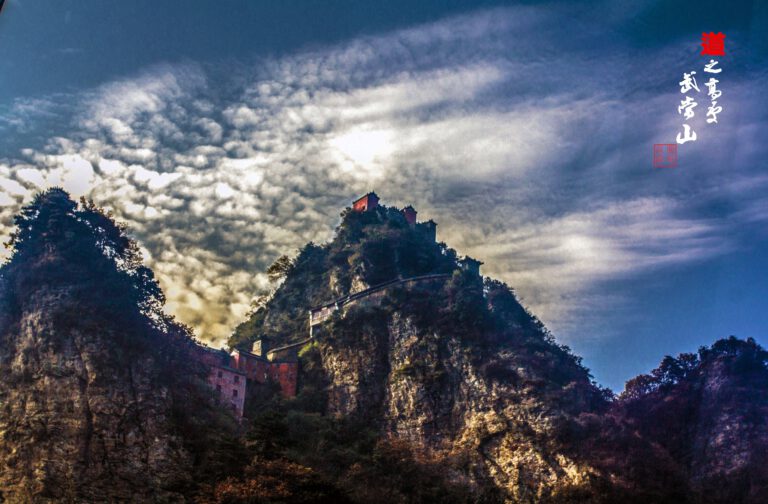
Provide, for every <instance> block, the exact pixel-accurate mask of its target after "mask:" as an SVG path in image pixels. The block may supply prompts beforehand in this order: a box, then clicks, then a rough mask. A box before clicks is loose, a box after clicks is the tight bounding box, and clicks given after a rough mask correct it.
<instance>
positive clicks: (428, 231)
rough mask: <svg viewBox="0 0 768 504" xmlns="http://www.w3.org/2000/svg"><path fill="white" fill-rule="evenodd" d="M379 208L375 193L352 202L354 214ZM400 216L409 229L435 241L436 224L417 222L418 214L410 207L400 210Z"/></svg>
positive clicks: (429, 221)
mask: <svg viewBox="0 0 768 504" xmlns="http://www.w3.org/2000/svg"><path fill="white" fill-rule="evenodd" d="M378 207H379V197H378V195H377V194H376V193H375V192H369V193H368V194H365V195H363V196H360V197H359V198H357V199H356V200H355V201H353V202H352V210H353V211H355V212H370V211H372V210H375V209H376V208H378ZM400 214H401V215H402V216H403V218H404V219H405V222H407V223H408V225H409V226H410V227H411V228H415V229H417V230H418V231H419V232H421V233H423V235H424V236H426V237H427V238H428V239H429V240H431V241H437V223H436V222H435V221H433V220H432V219H430V220H428V221H426V222H417V221H416V215H417V214H418V212H417V211H416V209H415V208H413V207H412V206H411V205H408V206H407V207H405V208H403V209H402V210H400Z"/></svg>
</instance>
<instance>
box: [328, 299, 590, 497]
mask: <svg viewBox="0 0 768 504" xmlns="http://www.w3.org/2000/svg"><path fill="white" fill-rule="evenodd" d="M361 312H362V310H361ZM371 315H372V317H371ZM378 315H380V316H381V315H383V317H382V318H381V319H380V320H381V322H382V323H381V324H380V326H379V327H378V328H376V329H374V328H371V330H370V331H369V330H366V329H367V328H365V329H363V330H362V331H359V332H357V341H356V342H354V343H352V344H351V345H350V346H346V347H345V346H344V345H343V344H339V342H338V340H337V339H336V338H334V334H333V333H332V332H331V331H333V329H331V330H330V331H329V334H323V333H321V334H320V335H318V339H319V343H318V347H319V349H320V355H321V360H322V364H323V368H324V369H325V371H326V373H327V376H328V381H329V383H330V386H329V389H328V392H329V394H328V397H329V400H328V410H329V413H330V414H332V415H341V416H350V415H358V416H363V417H365V418H366V419H368V420H369V421H370V422H372V423H373V424H376V425H380V428H381V430H382V432H383V433H384V435H385V436H390V437H396V438H399V439H405V440H408V441H409V442H410V443H411V444H412V445H413V446H416V447H419V448H420V449H424V450H426V451H427V452H429V453H432V454H435V455H440V456H443V457H446V456H447V457H448V458H452V459H463V461H462V464H461V465H460V466H455V467H447V468H446V469H448V470H453V471H454V472H455V473H456V476H457V477H461V476H462V474H461V472H465V474H464V475H465V476H468V477H469V478H470V479H471V480H472V481H473V482H474V483H475V484H479V485H483V484H488V483H491V484H493V485H494V486H496V487H498V488H501V489H503V491H504V494H506V495H507V497H508V498H511V499H514V500H515V501H517V502H533V501H539V500H541V499H543V498H545V497H550V496H552V495H554V494H556V493H557V491H558V489H562V488H566V487H570V486H574V485H579V484H581V482H582V481H583V480H584V479H585V478H586V477H587V475H588V474H589V472H590V468H589V466H588V465H586V464H582V463H579V462H577V461H575V460H573V459H572V458H570V457H568V456H567V455H564V454H563V453H560V452H558V451H557V450H556V449H552V446H551V443H550V442H551V441H552V440H554V439H555V438H556V435H557V428H558V425H559V424H560V423H561V422H563V421H566V419H567V418H569V416H570V414H571V412H572V411H573V410H574V409H576V410H578V409H579V408H585V407H586V406H587V405H586V404H585V401H584V399H583V397H582V398H580V397H578V396H579V392H577V391H576V388H577V387H578V386H577V385H574V386H573V393H568V392H566V394H563V396H562V397H558V398H557V399H555V398H553V399H555V400H552V401H546V400H545V399H544V397H543V396H542V394H540V393H539V392H538V391H537V390H536V389H535V385H533V382H530V383H529V384H527V385H524V384H522V382H523V381H525V380H526V378H524V377H522V376H521V377H520V378H519V381H518V383H517V384H512V383H510V382H509V381H506V380H498V379H493V378H491V377H490V376H489V373H488V371H487V369H483V366H482V365H481V364H478V362H477V361H476V356H475V358H473V355H472V353H471V351H468V349H467V347H466V345H465V343H463V342H462V341H461V339H460V338H459V337H458V336H456V335H450V334H449V335H442V334H440V333H439V332H436V331H427V332H423V331H420V330H419V329H418V328H417V327H416V326H415V324H414V323H413V321H412V320H410V319H409V318H407V317H406V316H403V315H402V314H400V313H399V312H397V311H395V312H391V313H388V314H378ZM348 316H350V317H354V316H355V314H352V313H350V314H348ZM357 316H361V317H371V318H375V317H376V314H366V313H365V312H362V313H358V314H357ZM355 327H356V328H360V324H359V322H357V323H355ZM494 359H496V361H497V363H498V364H497V365H498V366H504V368H503V369H504V370H506V371H508V372H510V373H511V372H512V370H513V369H514V370H515V371H514V372H515V373H520V375H524V373H525V371H524V370H523V368H519V367H517V365H516V364H515V362H514V360H515V359H514V357H513V356H512V355H511V352H510V351H509V350H502V351H499V352H497V353H496V354H495V355H494ZM589 393H590V392H586V394H589ZM582 394H584V395H586V394H585V393H583V392H582ZM566 395H569V396H570V397H565V396H566ZM560 401H562V402H560Z"/></svg>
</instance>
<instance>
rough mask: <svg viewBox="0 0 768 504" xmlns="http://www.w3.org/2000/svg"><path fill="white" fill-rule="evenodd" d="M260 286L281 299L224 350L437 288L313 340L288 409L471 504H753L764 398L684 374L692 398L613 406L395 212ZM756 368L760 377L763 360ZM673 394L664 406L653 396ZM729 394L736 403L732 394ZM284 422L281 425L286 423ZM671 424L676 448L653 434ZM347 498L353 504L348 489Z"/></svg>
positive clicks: (506, 293)
mask: <svg viewBox="0 0 768 504" xmlns="http://www.w3.org/2000/svg"><path fill="white" fill-rule="evenodd" d="M272 273H273V274H274V278H275V279H278V281H280V282H281V283H280V285H279V287H278V288H277V289H276V291H275V292H274V294H273V295H272V297H271V298H270V299H269V300H268V301H267V302H266V303H265V304H264V305H263V306H261V307H259V308H258V309H257V310H256V311H255V312H254V314H253V315H252V316H251V318H250V319H249V320H248V321H246V322H245V323H243V324H242V325H241V326H240V327H238V328H237V330H236V331H235V333H234V335H233V337H232V339H231V344H232V345H233V346H237V345H243V346H246V345H248V344H249V342H250V341H251V340H252V339H254V338H255V337H257V336H266V337H268V338H271V339H272V340H273V341H275V342H276V344H284V343H289V342H295V341H300V340H301V339H304V338H306V336H307V334H308V329H309V328H308V323H307V316H306V314H307V311H308V309H309V308H311V307H312V306H316V305H320V304H323V303H327V302H329V301H331V300H333V299H335V298H338V297H341V296H345V295H348V294H350V293H354V292H359V291H362V290H364V289H366V288H369V287H371V286H374V285H377V284H379V283H381V282H386V281H388V280H391V279H395V278H408V277H413V276H418V275H426V274H434V273H442V274H446V275H448V278H447V279H445V280H444V281H443V282H429V283H424V284H412V285H409V286H407V287H404V286H395V287H393V288H391V289H387V290H386V292H385V293H384V294H383V295H377V296H376V297H377V299H376V300H375V302H374V301H371V302H369V303H366V302H364V301H360V302H356V303H354V305H353V306H350V307H345V308H344V309H342V310H339V311H338V312H336V313H335V314H334V315H333V316H332V317H331V318H330V319H329V320H327V321H325V322H323V323H322V324H319V325H317V326H315V327H314V328H313V334H314V341H313V342H312V343H311V344H309V345H307V346H306V347H305V348H304V349H303V350H302V352H301V353H300V357H301V362H302V368H303V369H304V374H303V376H302V383H301V384H300V386H302V388H303V389H304V392H302V394H300V397H299V409H301V408H302V407H303V404H304V403H306V402H309V403H310V404H312V407H313V408H315V409H314V411H316V412H317V413H319V414H321V415H323V416H325V417H326V418H335V419H341V421H345V422H348V421H350V419H356V421H358V422H361V423H362V424H364V425H365V426H367V428H368V429H371V430H372V431H373V432H374V433H375V436H377V437H378V438H379V439H386V440H397V441H398V442H405V443H407V446H408V447H409V449H410V450H413V453H416V454H418V456H419V457H421V459H422V460H425V461H430V460H431V461H438V462H439V464H440V465H441V467H442V468H443V470H442V474H441V476H442V477H443V478H444V479H445V481H446V482H453V483H460V484H461V485H463V486H464V488H466V489H467V491H468V492H469V494H470V495H473V496H474V497H472V499H473V500H482V499H486V500H489V501H508V502H616V501H619V500H621V501H624V502H736V501H738V502H760V500H757V497H756V496H758V495H760V496H762V495H764V494H763V493H761V492H763V490H762V489H761V488H763V485H764V481H765V480H764V479H763V475H764V470H763V469H762V467H763V466H760V465H759V463H760V460H762V459H761V457H763V455H760V454H761V453H764V451H761V450H762V448H763V447H765V446H766V445H765V437H764V432H765V428H766V421H765V416H764V411H763V409H762V408H763V406H762V404H763V403H762V402H758V403H756V402H755V401H756V397H751V398H750V397H747V394H748V392H747V391H752V392H755V391H756V390H759V393H758V396H759V397H763V396H762V395H761V394H764V393H765V391H766V382H764V381H763V382H761V380H760V379H756V378H753V379H751V380H750V381H749V383H748V385H745V384H742V385H740V386H739V387H741V388H738V387H737V388H734V387H735V385H734V383H735V382H738V380H739V379H740V378H738V377H739V376H741V375H740V374H739V372H737V370H735V369H733V368H730V367H726V368H722V365H721V364H715V363H710V362H709V361H706V362H704V361H701V362H699V361H697V362H696V364H695V366H697V369H699V368H701V369H702V371H701V372H700V377H699V378H698V380H699V381H698V382H697V383H698V385H697V386H695V387H693V386H690V387H687V386H686V385H685V384H683V383H682V382H680V381H679V380H677V379H672V378H669V380H671V381H668V382H665V386H664V387H657V386H650V387H647V388H645V389H643V388H642V387H640V388H641V389H642V390H638V389H634V391H630V392H627V393H625V395H624V396H622V398H620V399H618V400H614V399H613V397H612V395H611V394H610V392H608V391H606V390H604V389H601V388H600V387H598V386H596V385H595V384H594V383H593V382H592V381H591V377H590V375H589V373H588V371H587V370H586V369H585V368H583V367H582V366H581V363H580V359H579V358H578V357H575V356H574V355H573V354H572V353H571V352H570V350H569V349H568V348H567V347H563V346H560V345H558V344H557V343H556V342H555V340H554V339H553V338H552V336H551V335H550V334H549V333H548V332H547V330H546V329H545V328H544V327H543V325H542V324H541V323H540V322H539V321H538V320H537V319H536V318H535V317H534V316H532V315H531V314H529V313H528V312H527V311H526V310H525V309H524V308H523V307H522V306H521V305H520V303H519V302H518V301H517V299H516V298H515V296H514V293H513V292H512V291H511V289H509V288H508V287H507V286H506V285H504V284H502V283H500V282H497V281H493V280H490V279H483V278H481V277H480V276H479V275H476V274H473V273H472V272H470V271H466V270H465V269H462V268H461V261H460V260H459V259H458V257H457V255H456V253H455V251H453V250H452V249H450V248H449V247H447V246H446V245H445V244H442V243H434V241H432V240H431V237H430V236H429V235H425V234H422V233H421V232H420V230H419V229H418V227H414V226H409V225H408V223H407V222H406V221H405V219H404V218H403V216H402V215H401V214H400V213H399V212H397V211H396V210H394V209H392V208H387V207H378V208H376V209H375V210H373V211H368V212H350V211H347V212H345V213H344V214H343V215H342V223H341V225H340V226H339V229H338V231H337V235H336V238H335V239H334V240H333V241H332V242H331V243H329V244H327V245H324V246H316V245H313V244H310V245H308V246H307V247H305V248H304V249H303V250H302V251H301V252H300V253H299V255H298V256H297V257H296V258H295V259H293V260H288V259H287V258H282V259H281V261H278V263H276V266H274V267H273V269H272ZM758 361H759V359H758ZM756 362H757V361H756ZM718 366H720V367H718ZM755 366H756V367H755V369H759V370H762V371H760V372H762V373H765V367H766V363H765V360H763V361H760V363H759V364H755ZM721 368H722V369H721ZM718 369H720V371H716V370H718ZM662 374H663V373H662ZM697 376H699V375H697ZM761 376H764V375H761ZM653 380H654V379H653V378H652V379H651V382H653ZM640 381H641V382H642V381H643V379H642V378H640ZM672 384H674V386H675V387H679V391H678V392H676V394H677V395H673V396H668V395H660V394H669V393H671V392H670V391H671V390H672V388H674V387H672ZM630 385H631V383H630ZM686 387H687V388H686ZM737 389H738V390H741V391H742V392H743V393H742V394H740V395H739V394H736V395H733V392H734V391H735V390H737ZM675 390H678V389H675ZM311 395H312V397H311V398H310V396H311ZM727 397H728V398H731V399H730V400H729V401H725V398H727ZM302 401H304V403H303V402H302ZM760 401H762V399H760ZM681 404H682V405H681ZM694 404H695V405H697V406H694ZM665 407H666V408H669V410H667V409H665ZM283 408H285V406H284V405H283ZM290 409H291V407H290V406H289V407H288V412H287V413H286V410H285V409H283V410H282V411H283V412H284V413H283V414H287V415H291V414H294V415H297V413H296V412H295V411H294V412H291V411H290ZM669 418H672V419H673V420H670V422H672V424H674V428H675V429H678V431H676V433H675V435H674V436H672V433H671V432H668V431H666V432H661V431H659V430H658V428H657V427H658V425H660V424H661V423H663V422H665V421H666V420H668V419H669ZM670 428H672V427H670ZM671 439H676V440H679V442H678V441H675V442H676V443H678V445H673V444H671V443H672V442H671V441H670V440H671ZM288 444H289V445H290V441H288ZM758 447H760V448H758ZM288 451H290V450H288ZM299 459H301V460H302V461H303V462H305V463H311V461H310V460H309V459H307V458H305V457H301V456H300V457H299ZM348 472H349V470H348V469H345V468H344V467H338V468H336V469H335V472H334V473H333V474H329V477H331V478H334V479H336V480H337V481H342V482H343V481H346V478H347V474H348ZM736 475H738V478H737V480H732V479H731V478H732V477H736ZM745 478H746V479H745ZM717 482H719V483H717ZM718 485H719V489H718V491H714V488H715V487H717V486H718ZM348 489H350V491H351V492H352V493H353V494H354V492H355V485H354V484H351V485H349V486H348ZM366 495H367V499H369V500H371V501H373V502H376V501H377V500H376V497H375V496H371V495H370V494H366ZM479 496H484V497H479ZM394 499H395V500H398V499H400V500H402V501H408V500H413V496H410V497H409V496H408V495H407V494H406V495H403V494H399V496H398V497H395V498H394ZM734 499H736V500H734ZM382 502H383V501H382Z"/></svg>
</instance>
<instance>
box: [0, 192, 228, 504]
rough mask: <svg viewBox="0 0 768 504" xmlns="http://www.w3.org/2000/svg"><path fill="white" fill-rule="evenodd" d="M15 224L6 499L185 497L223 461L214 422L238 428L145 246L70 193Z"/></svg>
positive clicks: (5, 348) (6, 363) (2, 417)
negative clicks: (217, 397)
mask: <svg viewBox="0 0 768 504" xmlns="http://www.w3.org/2000/svg"><path fill="white" fill-rule="evenodd" d="M16 221H17V233H16V234H15V235H14V237H13V241H12V244H13V252H14V254H13V257H12V258H11V260H10V261H9V262H8V263H7V264H5V265H3V266H2V268H1V269H0V500H4V501H5V502H46V501H56V502H59V501H64V502H66V501H69V502H105V501H108V502H115V501H120V502H131V501H133V502H176V501H181V500H183V499H184V496H185V495H188V494H189V493H190V492H191V490H192V489H193V488H194V484H195V483H197V482H198V481H196V478H197V477H198V476H199V473H200V467H201V465H202V464H205V463H209V464H211V466H214V467H213V468H211V467H209V468H207V469H208V470H209V471H212V472H213V473H217V472H218V469H217V468H216V467H215V465H214V464H215V462H216V459H215V457H213V456H212V452H213V451H214V450H215V449H216V447H217V446H218V441H217V439H216V436H212V435H211V434H210V432H209V430H208V429H209V427H207V426H208V425H209V426H210V429H220V432H222V433H225V432H227V428H228V427H227V425H226V421H224V420H222V419H221V418H220V417H219V416H217V414H216V408H215V405H214V403H213V401H212V396H211V394H210V391H208V390H207V389H206V387H205V381H204V378H205V374H204V370H203V369H202V368H201V367H200V366H199V365H198V364H197V363H196V361H194V360H193V359H190V358H189V355H190V349H191V348H192V345H193V344H194V343H193V342H192V340H191V339H190V338H189V335H188V333H187V331H186V329H185V328H184V327H182V326H180V325H178V324H177V323H175V322H174V321H173V320H172V319H170V318H168V317H166V316H165V315H163V314H162V312H161V311H160V306H161V305H162V300H163V299H162V293H161V292H160V290H159V288H158V287H157V284H156V283H155V282H154V280H153V278H152V273H151V271H149V270H147V269H146V268H144V267H143V266H141V258H140V256H139V255H138V252H137V251H138V248H137V247H136V245H135V243H133V242H132V241H131V240H129V239H128V238H127V237H126V236H125V234H124V230H123V229H122V228H121V227H119V226H117V225H116V224H114V222H113V221H112V220H111V219H110V218H109V216H108V215H106V214H105V213H103V212H102V211H101V210H99V209H97V208H95V207H94V206H92V205H89V204H87V203H84V204H82V205H81V206H80V207H78V206H77V205H75V203H74V202H72V201H71V200H70V199H69V197H68V196H67V194H66V193H64V192H63V191H61V190H52V191H49V192H47V193H45V194H43V195H40V196H39V197H38V198H37V199H36V200H35V202H33V204H32V205H30V206H29V207H26V208H25V210H24V212H23V213H22V215H20V216H19V217H17V219H16ZM190 405H194V409H193V408H192V407H191V406H190ZM201 425H202V426H205V427H200V426H201ZM200 444H203V445H206V446H205V448H201V447H200Z"/></svg>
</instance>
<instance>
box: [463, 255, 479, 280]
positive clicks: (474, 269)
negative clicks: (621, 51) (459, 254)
mask: <svg viewBox="0 0 768 504" xmlns="http://www.w3.org/2000/svg"><path fill="white" fill-rule="evenodd" d="M482 264H483V262H482V261H478V260H477V259H474V258H472V257H469V256H464V259H459V266H460V267H461V269H463V270H464V271H467V272H469V273H471V274H473V275H476V276H480V266H481V265H482Z"/></svg>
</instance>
